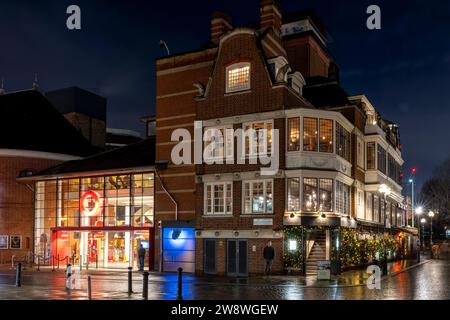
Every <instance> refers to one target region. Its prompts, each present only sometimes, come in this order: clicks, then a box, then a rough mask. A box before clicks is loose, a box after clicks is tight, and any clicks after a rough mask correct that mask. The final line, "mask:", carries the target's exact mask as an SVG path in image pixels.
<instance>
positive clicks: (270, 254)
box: [263, 241, 275, 275]
mask: <svg viewBox="0 0 450 320" xmlns="http://www.w3.org/2000/svg"><path fill="white" fill-rule="evenodd" d="M263 256H264V262H265V263H264V274H266V275H267V274H269V273H270V271H271V270H272V262H273V258H274V257H275V249H274V248H273V247H272V242H271V241H269V242H268V243H267V245H266V246H265V247H264V252H263Z"/></svg>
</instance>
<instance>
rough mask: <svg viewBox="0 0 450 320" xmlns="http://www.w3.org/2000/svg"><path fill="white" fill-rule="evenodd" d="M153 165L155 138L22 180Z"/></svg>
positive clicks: (63, 165)
mask: <svg viewBox="0 0 450 320" xmlns="http://www.w3.org/2000/svg"><path fill="white" fill-rule="evenodd" d="M154 165H155V137H150V138H148V139H146V140H143V141H140V142H137V143H134V144H130V145H128V146H125V147H122V148H118V149H113V150H110V151H106V152H103V153H99V154H96V155H94V156H91V157H89V158H85V159H82V160H73V161H67V162H64V163H62V164H59V165H56V166H54V167H51V168H48V169H44V170H42V171H40V172H37V173H36V174H34V175H31V176H28V177H26V178H23V179H24V180H38V179H39V178H45V177H57V176H64V175H72V174H77V173H79V174H89V173H99V172H105V171H118V170H122V169H133V168H143V167H152V166H154Z"/></svg>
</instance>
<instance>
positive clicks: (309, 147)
mask: <svg viewBox="0 0 450 320" xmlns="http://www.w3.org/2000/svg"><path fill="white" fill-rule="evenodd" d="M303 151H317V119H316V118H303Z"/></svg>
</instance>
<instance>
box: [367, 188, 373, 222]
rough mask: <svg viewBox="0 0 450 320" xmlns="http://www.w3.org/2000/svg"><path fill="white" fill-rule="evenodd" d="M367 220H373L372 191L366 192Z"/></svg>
mask: <svg viewBox="0 0 450 320" xmlns="http://www.w3.org/2000/svg"><path fill="white" fill-rule="evenodd" d="M366 220H368V221H372V220H373V195H372V194H371V193H370V192H367V193H366Z"/></svg>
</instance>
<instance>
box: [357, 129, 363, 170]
mask: <svg viewBox="0 0 450 320" xmlns="http://www.w3.org/2000/svg"><path fill="white" fill-rule="evenodd" d="M364 149H365V144H364V141H363V140H362V139H361V138H360V137H357V138H356V157H357V166H358V167H360V168H361V169H364V168H365V165H364V164H365V156H364V155H365V150H364Z"/></svg>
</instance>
